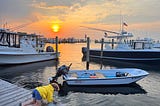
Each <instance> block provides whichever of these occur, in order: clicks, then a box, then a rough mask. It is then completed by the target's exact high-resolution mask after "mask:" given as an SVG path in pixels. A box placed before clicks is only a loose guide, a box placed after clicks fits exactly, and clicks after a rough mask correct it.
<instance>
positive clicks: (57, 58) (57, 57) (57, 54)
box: [56, 36, 58, 59]
mask: <svg viewBox="0 0 160 106" xmlns="http://www.w3.org/2000/svg"><path fill="white" fill-rule="evenodd" d="M56 59H58V37H57V36H56Z"/></svg>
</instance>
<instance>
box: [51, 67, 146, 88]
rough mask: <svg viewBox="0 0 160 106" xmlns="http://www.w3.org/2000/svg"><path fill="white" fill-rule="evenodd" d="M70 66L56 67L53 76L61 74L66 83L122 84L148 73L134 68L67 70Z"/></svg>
mask: <svg viewBox="0 0 160 106" xmlns="http://www.w3.org/2000/svg"><path fill="white" fill-rule="evenodd" d="M70 66H71V65H70ZM70 66H65V65H63V66H61V67H60V68H58V71H57V73H56V76H55V77H53V78H58V77H59V76H61V75H62V76H63V78H64V80H65V81H66V82H67V84H68V85H122V84H130V83H134V82H136V81H138V80H140V79H142V78H144V77H146V76H147V75H148V74H149V73H148V72H146V71H144V70H141V69H136V68H123V69H109V70H69V67H70Z"/></svg>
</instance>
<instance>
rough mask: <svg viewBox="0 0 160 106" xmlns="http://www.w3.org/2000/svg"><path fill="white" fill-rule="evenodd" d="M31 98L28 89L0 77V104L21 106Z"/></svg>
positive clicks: (2, 105)
mask: <svg viewBox="0 0 160 106" xmlns="http://www.w3.org/2000/svg"><path fill="white" fill-rule="evenodd" d="M31 98H32V95H31V91H30V90H27V89H24V88H21V87H18V86H17V85H14V84H11V83H9V82H6V81H4V80H1V79H0V106H21V103H24V102H25V101H27V100H30V99H31Z"/></svg>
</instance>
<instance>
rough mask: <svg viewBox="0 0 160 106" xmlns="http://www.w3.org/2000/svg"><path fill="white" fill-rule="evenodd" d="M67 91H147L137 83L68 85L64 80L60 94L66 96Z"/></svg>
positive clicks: (128, 92) (138, 92) (136, 92)
mask: <svg viewBox="0 0 160 106" xmlns="http://www.w3.org/2000/svg"><path fill="white" fill-rule="evenodd" d="M69 92H72V93H76V92H79V93H93V94H95V93H99V94H112V95H117V94H123V95H129V94H146V93H147V92H146V91H145V90H144V89H143V88H142V87H141V86H140V85H138V84H137V83H132V84H128V85H114V86H106V85H101V86H69V85H67V83H66V82H64V83H63V85H62V88H61V91H60V93H59V94H60V96H66V95H67V94H68V93H69Z"/></svg>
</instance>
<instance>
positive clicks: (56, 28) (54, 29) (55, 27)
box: [52, 24, 60, 32]
mask: <svg viewBox="0 0 160 106" xmlns="http://www.w3.org/2000/svg"><path fill="white" fill-rule="evenodd" d="M59 29H60V26H59V25H58V24H53V25H52V30H53V32H59Z"/></svg>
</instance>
